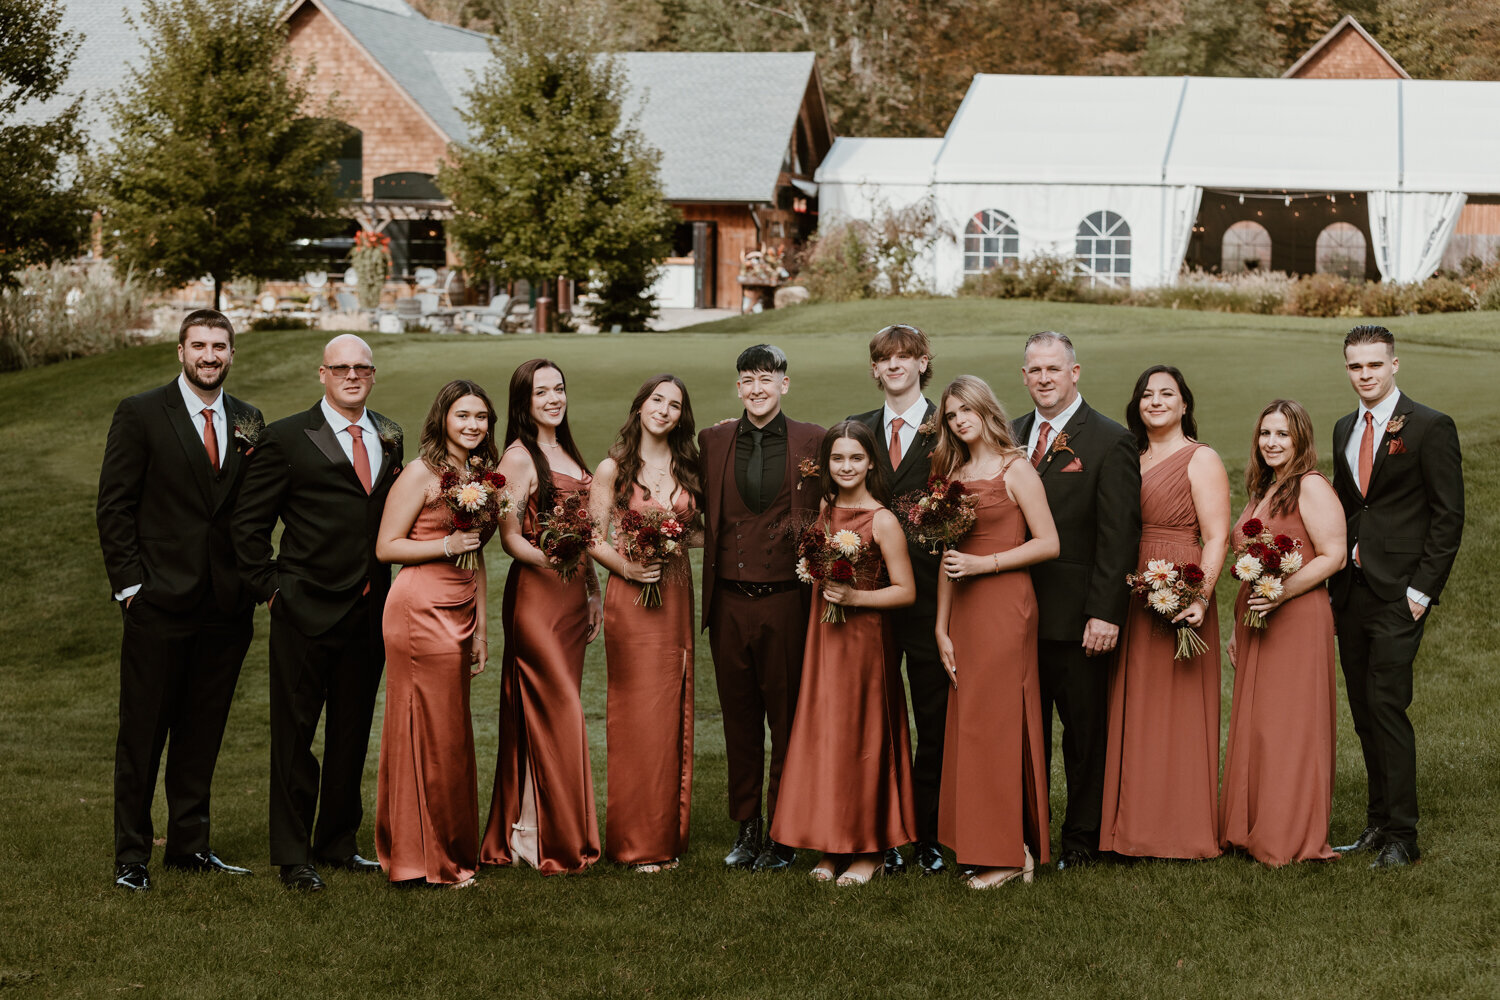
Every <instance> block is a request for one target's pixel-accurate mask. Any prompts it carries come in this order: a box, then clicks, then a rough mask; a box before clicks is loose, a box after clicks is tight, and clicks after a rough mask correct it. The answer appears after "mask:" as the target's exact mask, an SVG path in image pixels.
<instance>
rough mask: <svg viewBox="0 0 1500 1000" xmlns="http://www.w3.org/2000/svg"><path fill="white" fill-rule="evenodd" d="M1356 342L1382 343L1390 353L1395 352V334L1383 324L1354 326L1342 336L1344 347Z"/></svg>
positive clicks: (1351, 345)
mask: <svg viewBox="0 0 1500 1000" xmlns="http://www.w3.org/2000/svg"><path fill="white" fill-rule="evenodd" d="M1356 344H1384V345H1385V346H1386V347H1389V348H1390V349H1391V353H1392V354H1395V353H1396V335H1395V334H1394V333H1392V332H1391V331H1389V330H1387V329H1386V328H1385V327H1383V326H1375V325H1373V324H1368V325H1365V326H1356V327H1355V328H1354V329H1352V330H1350V331H1349V333H1348V335H1347V336H1346V337H1344V347H1345V348H1346V349H1347V348H1350V347H1353V346H1355V345H1356Z"/></svg>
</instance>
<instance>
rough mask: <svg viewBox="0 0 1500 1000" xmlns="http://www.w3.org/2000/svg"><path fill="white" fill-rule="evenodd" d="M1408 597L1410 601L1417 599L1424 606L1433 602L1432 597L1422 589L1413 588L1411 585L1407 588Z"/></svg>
mask: <svg viewBox="0 0 1500 1000" xmlns="http://www.w3.org/2000/svg"><path fill="white" fill-rule="evenodd" d="M1406 599H1407V600H1409V601H1416V602H1417V603H1418V604H1420V605H1422V607H1424V608H1425V607H1429V606H1431V604H1432V598H1430V597H1428V596H1427V595H1426V594H1424V593H1422V592H1421V591H1420V590H1413V589H1412V588H1411V587H1407V588H1406Z"/></svg>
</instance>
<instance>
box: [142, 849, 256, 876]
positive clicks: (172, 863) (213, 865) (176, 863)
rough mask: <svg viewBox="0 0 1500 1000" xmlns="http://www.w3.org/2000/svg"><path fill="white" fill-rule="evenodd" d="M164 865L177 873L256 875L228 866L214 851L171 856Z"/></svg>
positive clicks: (246, 869) (236, 866)
mask: <svg viewBox="0 0 1500 1000" xmlns="http://www.w3.org/2000/svg"><path fill="white" fill-rule="evenodd" d="M162 865H163V866H164V867H166V868H168V869H170V870H172V871H177V872H219V873H221V874H224V875H254V874H255V873H254V872H252V871H251V870H250V869H248V868H241V867H239V866H238V865H231V864H228V863H227V862H225V861H223V860H222V859H221V858H220V857H219V856H218V855H217V854H215V853H214V852H213V851H204V852H202V853H201V854H169V855H167V857H166V858H165V859H163V861H162Z"/></svg>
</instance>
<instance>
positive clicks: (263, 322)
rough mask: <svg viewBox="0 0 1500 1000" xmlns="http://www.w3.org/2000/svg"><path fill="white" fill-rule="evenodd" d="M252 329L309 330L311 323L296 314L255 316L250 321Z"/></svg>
mask: <svg viewBox="0 0 1500 1000" xmlns="http://www.w3.org/2000/svg"><path fill="white" fill-rule="evenodd" d="M250 329H252V330H311V329H312V324H311V323H309V322H308V321H307V320H305V319H298V318H297V317H296V316H257V317H256V318H255V319H252V320H251V321H250Z"/></svg>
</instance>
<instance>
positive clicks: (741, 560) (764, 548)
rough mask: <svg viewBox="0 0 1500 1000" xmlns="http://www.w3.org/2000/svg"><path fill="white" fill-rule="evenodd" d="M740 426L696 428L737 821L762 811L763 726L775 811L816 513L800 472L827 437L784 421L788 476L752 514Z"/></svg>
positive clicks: (707, 582) (811, 480) (732, 811)
mask: <svg viewBox="0 0 1500 1000" xmlns="http://www.w3.org/2000/svg"><path fill="white" fill-rule="evenodd" d="M742 426H745V421H744V420H743V419H741V420H739V421H736V422H734V423H725V424H720V425H718V426H715V427H710V428H707V429H706V430H704V431H702V432H701V433H700V434H699V435H698V445H699V449H700V453H701V459H700V460H701V462H702V471H703V487H704V499H705V506H706V508H707V509H706V511H705V516H704V536H703V617H702V625H703V627H705V628H707V629H708V630H709V647H710V649H711V650H712V651H713V658H714V675H715V677H716V679H717V681H718V687H719V706H720V708H721V710H722V712H723V718H724V750H725V756H726V758H727V761H728V769H729V815H730V818H732V819H734V820H736V821H741V822H742V821H744V820H747V819H752V818H754V817H756V816H759V815H760V801H761V789H762V781H763V778H764V770H765V749H764V747H765V731H766V729H767V728H769V729H770V732H771V773H770V780H769V782H767V783H766V788H765V799H766V808H767V812H768V814H774V813H775V810H776V792H777V787H778V785H779V784H780V780H781V768H782V764H783V763H784V762H785V760H786V745H787V740H788V739H789V738H790V736H791V731H792V716H793V714H794V713H795V711H796V707H797V690H798V688H799V687H800V686H801V683H802V646H803V642H804V640H805V638H806V633H807V611H808V603H807V602H808V597H809V595H808V593H807V590H806V588H804V587H800V586H796V585H795V584H796V564H797V545H796V543H797V534H798V532H799V530H800V528H801V527H802V526H804V525H806V524H810V523H811V522H812V520H813V519H814V518H815V517H816V515H817V511H818V478H817V477H816V476H804V475H803V474H802V466H803V463H804V462H807V463H808V464H809V465H811V464H812V463H814V462H816V461H817V457H818V448H819V446H820V445H821V444H822V441H823V434H824V430H823V428H822V427H819V426H818V425H817V424H808V423H802V422H800V421H796V420H787V421H786V438H787V440H786V444H787V449H786V463H787V465H786V472H785V477H784V478H783V480H782V484H781V489H780V490H779V491H778V492H777V493H776V495H775V497H774V498H773V499H772V501H771V503H770V505H769V506H767V507H766V509H765V510H764V511H762V512H760V513H756V512H754V511H753V510H751V508H750V506H749V505H748V504H747V503H746V501H745V499H744V497H742V496H741V495H740V490H739V487H738V486H737V484H736V480H735V448H736V442H737V439H738V435H739V432H740V429H741V427H742Z"/></svg>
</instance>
